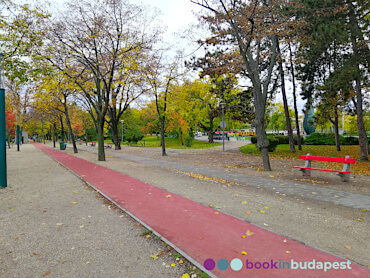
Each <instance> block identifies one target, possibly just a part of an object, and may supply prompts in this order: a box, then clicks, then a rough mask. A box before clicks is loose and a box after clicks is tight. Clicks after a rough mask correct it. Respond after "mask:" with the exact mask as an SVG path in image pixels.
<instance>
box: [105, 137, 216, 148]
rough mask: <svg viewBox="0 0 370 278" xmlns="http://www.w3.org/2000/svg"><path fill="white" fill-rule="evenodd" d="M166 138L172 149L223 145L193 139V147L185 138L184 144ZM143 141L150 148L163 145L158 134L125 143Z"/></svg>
mask: <svg viewBox="0 0 370 278" xmlns="http://www.w3.org/2000/svg"><path fill="white" fill-rule="evenodd" d="M165 140H166V148H170V149H206V148H211V147H215V146H220V145H222V144H221V143H212V144H209V143H208V142H205V141H198V140H193V144H192V145H191V147H186V146H185V140H184V145H181V141H180V140H178V139H176V138H173V137H166V139H165ZM143 141H145V147H149V148H160V147H161V138H160V137H159V138H157V137H156V136H145V137H144V138H143V140H141V141H140V142H139V143H137V144H134V143H131V144H127V142H125V143H124V145H128V146H137V147H144V142H143ZM107 142H112V140H105V141H104V143H107Z"/></svg>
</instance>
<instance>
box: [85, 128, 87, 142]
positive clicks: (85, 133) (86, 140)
mask: <svg viewBox="0 0 370 278" xmlns="http://www.w3.org/2000/svg"><path fill="white" fill-rule="evenodd" d="M85 141H86V146H87V129H86V133H85Z"/></svg>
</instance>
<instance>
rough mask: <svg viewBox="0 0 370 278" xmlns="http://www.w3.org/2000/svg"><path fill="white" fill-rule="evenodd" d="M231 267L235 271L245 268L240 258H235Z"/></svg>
mask: <svg viewBox="0 0 370 278" xmlns="http://www.w3.org/2000/svg"><path fill="white" fill-rule="evenodd" d="M230 267H231V269H232V270H234V271H239V270H241V269H242V268H243V262H242V261H241V260H240V259H233V260H232V261H231V262H230Z"/></svg>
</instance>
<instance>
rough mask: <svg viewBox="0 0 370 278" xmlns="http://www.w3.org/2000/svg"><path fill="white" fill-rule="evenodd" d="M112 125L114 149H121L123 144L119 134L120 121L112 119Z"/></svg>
mask: <svg viewBox="0 0 370 278" xmlns="http://www.w3.org/2000/svg"><path fill="white" fill-rule="evenodd" d="M111 127H112V136H113V143H114V149H115V150H120V149H121V144H120V140H119V136H118V121H114V120H112V119H111Z"/></svg>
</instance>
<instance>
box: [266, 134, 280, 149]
mask: <svg viewBox="0 0 370 278" xmlns="http://www.w3.org/2000/svg"><path fill="white" fill-rule="evenodd" d="M267 139H268V140H269V146H268V150H269V152H273V151H275V149H276V147H277V145H279V139H278V138H276V137H274V136H268V137H267Z"/></svg>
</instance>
